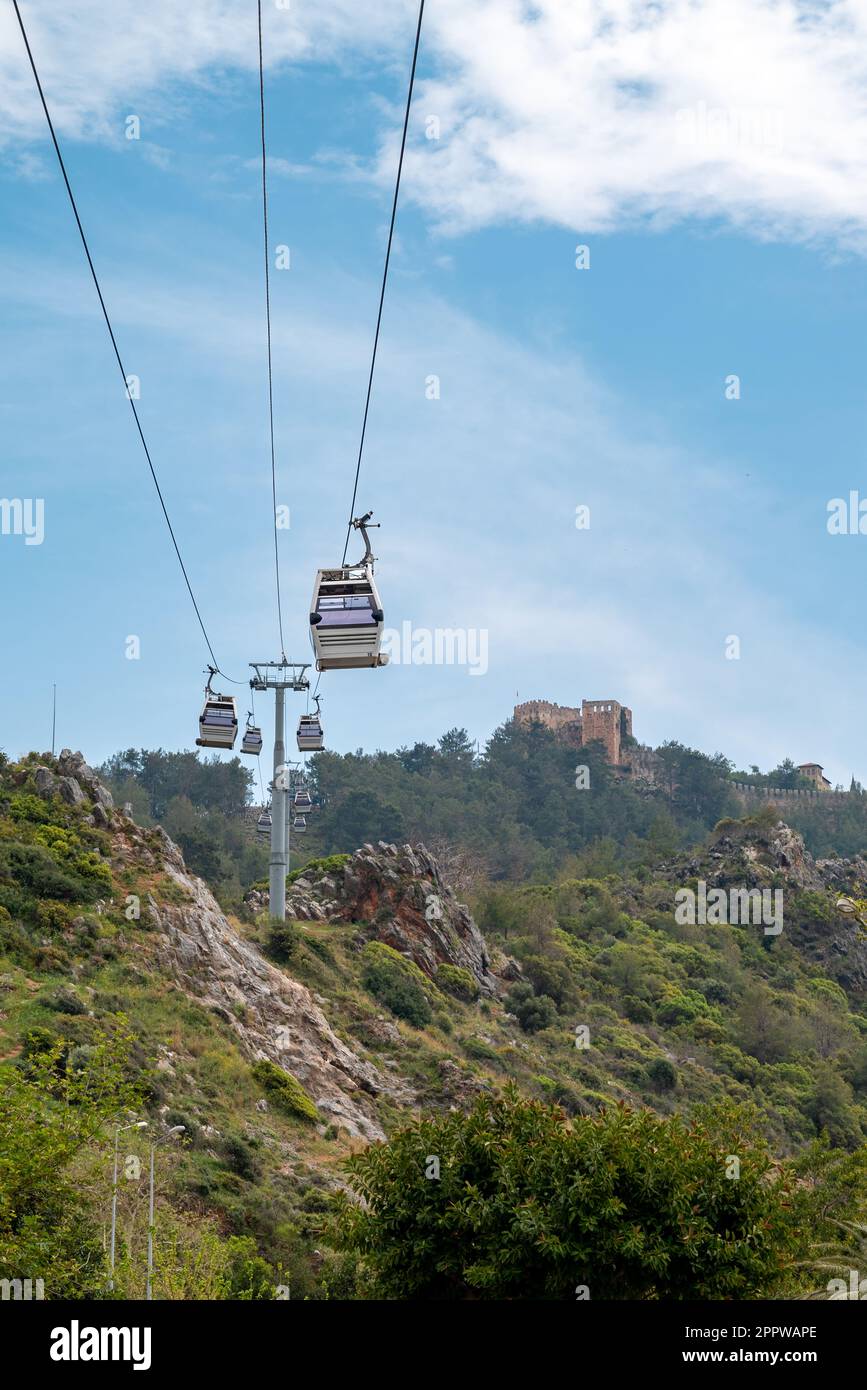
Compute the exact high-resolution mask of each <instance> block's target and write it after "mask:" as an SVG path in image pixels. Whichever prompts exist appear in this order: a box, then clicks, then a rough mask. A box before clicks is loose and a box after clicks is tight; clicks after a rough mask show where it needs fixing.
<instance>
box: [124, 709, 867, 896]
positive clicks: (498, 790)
mask: <svg viewBox="0 0 867 1390" xmlns="http://www.w3.org/2000/svg"><path fill="white" fill-rule="evenodd" d="M655 755H656V758H657V760H658V765H659V768H660V774H659V785H658V786H657V787H656V788H653V789H651V788H649V787H647V786H641V785H637V784H636V783H633V782H631V781H629V780H624V779H622V778H620V777H618V776H616V775H615V774H614V773H613V771H612V769H611V768H610V767H609V766H608V764H607V762H606V761H605V754H604V749H603V747H602V745H601V744H599V743H594V744H590V745H589V746H588V747H586V748H582V749H581V750H580V752H579V751H576V750H575V749H570V748H569V747H566V746H564V745H563V744H562V743H561V742H559V741H558V740H557V739H556V738H555V737H554V735H553V734H552V733H551V732H550V730H548V729H546V728H544V727H543V726H542V725H539V724H537V725H534V726H532V727H530V728H525V727H523V726H521V725H518V724H516V723H514V721H509V722H508V723H506V724H504V725H503V726H502V727H501V728H499V729H497V730H496V732H495V733H494V735H493V736H492V738H491V739H490V740H489V742H488V744H487V746H486V747H485V749H484V750H483V751H482V752H481V753H480V754H479V753H477V751H476V748H475V745H474V744H473V743H472V742H471V740H470V739H469V737H468V735H467V733H466V730H463V729H451V730H449V732H448V733H446V734H444V735H443V736H442V738H440V739H439V741H438V743H437V744H435V745H434V744H428V743H416V744H414V745H413V746H412V747H411V748H409V747H406V748H399V749H398V750H397V751H396V752H394V753H386V752H377V753H369V754H368V753H362V752H360V751H359V752H356V753H347V754H338V753H330V752H323V753H319V754H316V755H315V756H314V757H312V758H311V759H310V764H309V773H310V781H311V785H312V787H313V789H314V792H315V794H316V797H317V800H318V802H319V810H317V811H316V812H315V814H314V815H312V816H310V817H309V818H308V829H307V833H306V835H305V837H304V839H303V841H302V840H301V838H300V836H299V837H296V840H295V842H294V854H293V864H295V863H303V862H305V861H306V860H307V859H308V858H309V857H310V856H311V855H312V856H322V855H330V854H333V853H335V852H346V851H352V850H354V849H356V848H357V846H358V845H360V844H364V843H365V842H372V843H375V842H376V841H378V840H385V841H388V842H397V843H402V842H405V841H417V840H421V841H422V842H423V843H425V844H426V845H428V846H429V847H430V848H431V849H433V850H434V852H435V853H437V854H439V855H440V856H441V858H442V859H443V861H444V863H445V865H446V867H447V869H448V870H449V872H450V874H451V876H452V878H453V879H455V880H456V881H457V883H458V886H459V887H460V888H461V890H462V891H467V890H468V889H469V887H471V886H472V885H473V884H477V883H479V882H481V881H482V880H485V879H491V880H499V879H510V880H514V881H516V882H527V881H528V880H536V881H545V880H547V879H551V878H554V877H556V876H557V875H559V874H561V873H563V872H567V873H571V874H573V875H574V876H576V877H580V876H581V875H583V874H585V873H586V874H595V873H605V872H608V871H612V870H615V869H616V870H622V869H631V868H635V867H637V866H639V865H641V864H653V863H656V862H658V861H659V860H660V859H661V858H663V857H664V856H665V855H666V854H670V853H673V852H675V851H676V850H678V849H682V848H685V847H687V846H689V845H690V844H693V843H695V842H696V841H699V840H701V839H703V837H704V836H705V835H706V834H707V832H708V831H709V830H711V829H712V827H713V826H714V825H715V824H716V822H717V821H718V820H720V819H721V817H723V816H737V815H740V814H742V810H741V808H740V806H739V803H738V802H737V800H736V799H735V797H734V794H733V792H732V788H731V779H732V777H735V778H736V779H738V780H746V781H752V782H754V783H756V784H757V785H770V786H774V787H792V788H797V787H800V786H807V785H808V784H807V783H805V781H804V779H803V777H802V776H801V775H800V774H799V773H798V772H797V769H796V768H795V767H794V765H793V764H792V762H791V760H790V759H786V760H785V761H784V762H783V763H781V764H780V766H779V767H777V768H775V769H773V770H772V771H771V772H769V773H767V774H760V773H758V771H757V770H753V771H751V772H749V773H739V772H738V773H736V772H734V770H733V767H732V764H731V763H730V762H729V761H728V760H727V759H726V758H725V757H724V756H723V755H722V754H715V755H714V756H712V757H710V756H708V755H706V754H704V753H700V752H698V751H696V750H695V749H691V748H686V747H684V745H683V744H680V743H677V742H674V741H670V742H668V743H665V744H663V745H662V746H661V747H659V748H657V749H656V750H655ZM579 765H581V766H584V767H587V768H588V771H589V788H584V789H579V787H578V786H576V769H577V767H578V766H579ZM102 771H103V773H104V774H105V776H106V778H107V780H108V781H109V784H110V785H111V787H112V790H113V791H114V793H115V796H116V799H117V800H118V802H120V803H123V802H124V801H130V802H132V804H133V807H134V809H135V812H136V815H137V816H138V818H139V819H140V821H141V822H142V823H143V824H151V823H156V822H157V821H159V822H160V823H161V824H162V825H164V826H165V828H166V829H167V830H168V832H169V834H170V835H171V836H172V837H173V838H174V839H175V840H177V842H178V843H179V844H180V845H181V848H182V849H183V851H184V854H185V856H186V858H187V861H188V862H189V864H190V865H191V867H192V868H194V869H195V871H196V872H197V873H200V874H202V875H203V876H204V877H205V878H207V879H208V881H209V882H210V883H211V885H212V886H213V887H214V888H215V890H216V891H217V893H218V896H219V897H220V900H221V901H222V902H224V903H225V904H227V905H230V906H237V904H238V902H239V900H240V897H241V896H242V893H243V890H245V889H246V888H248V887H249V886H250V884H251V883H253V882H255V881H257V880H258V879H262V878H264V877H266V875H267V861H268V856H267V850H266V848H265V847H264V846H263V845H261V844H257V843H256V840H255V835H253V833H252V829H251V827H250V826H249V824H245V823H244V821H243V820H242V819H241V812H242V808H243V806H244V804H245V802H246V801H247V800H249V799H250V798H251V797H253V796H254V795H256V796H258V794H259V792H258V784H256V785H255V787H254V775H253V772H252V771H251V770H250V768H249V767H247V766H245V765H244V764H242V762H241V760H240V759H238V758H231V759H226V760H223V761H221V760H220V759H219V758H217V757H214V758H211V759H206V760H202V759H200V758H198V757H197V756H196V755H195V754H192V753H165V752H163V751H161V750H160V751H157V752H147V751H146V750H144V749H142V750H139V751H136V750H134V749H129V750H127V751H126V752H124V753H118V754H116V755H115V756H114V757H113V758H111V759H110V760H109V762H108V763H107V764H106V765H105V767H104V768H103V769H102ZM785 814H786V818H787V820H789V822H790V823H791V824H792V825H794V826H795V827H796V828H797V829H799V830H801V831H802V833H803V834H804V836H805V838H806V841H807V845H808V848H810V849H811V850H812V851H813V852H814V853H817V854H830V853H837V854H848V855H851V854H856V853H860V852H862V851H867V796H865V795H864V794H862V793H861V792H860V789H859V788H857V787H856V788H854V789H853V795H852V796H851V797H850V798H849V800H848V801H847V802H846V803H845V804H843V805H838V806H834V807H831V806H818V807H817V806H815V805H814V804H813V803H812V802H809V803H805V804H804V805H801V806H799V805H797V804H789V803H787V804H786V807H785Z"/></svg>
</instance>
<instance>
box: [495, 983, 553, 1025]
mask: <svg viewBox="0 0 867 1390" xmlns="http://www.w3.org/2000/svg"><path fill="white" fill-rule="evenodd" d="M506 1007H507V1008H508V1009H509V1012H510V1013H513V1014H514V1015H515V1017H516V1018H517V1020H518V1023H519V1025H520V1026H521V1028H522V1029H523V1031H524V1032H525V1033H539V1032H541V1030H542V1029H543V1028H550V1027H551V1025H552V1024H553V1023H556V1021H557V1005H556V1004H555V1003H554V1000H553V999H549V998H548V996H547V994H534V993H533V986H532V985H529V984H526V983H525V982H524V981H520V982H519V983H518V984H516V985H514V986H513V987H512V989H511V990H510V991H509V993H508V994H507V995H506Z"/></svg>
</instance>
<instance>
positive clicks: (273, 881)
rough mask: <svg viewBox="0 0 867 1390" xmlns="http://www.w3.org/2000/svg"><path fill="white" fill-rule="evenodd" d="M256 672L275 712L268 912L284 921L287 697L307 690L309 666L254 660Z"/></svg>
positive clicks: (254, 684)
mask: <svg viewBox="0 0 867 1390" xmlns="http://www.w3.org/2000/svg"><path fill="white" fill-rule="evenodd" d="M250 665H251V666H252V668H253V670H254V671H255V672H256V674H255V676H254V677H253V679H252V680H251V681H250V689H251V690H273V691H274V694H275V710H274V778H273V781H272V783H271V862H270V870H269V875H268V910H269V912H270V914H271V916H272V917H277V918H278V919H279V920H280V921H281V922H285V920H286V872H287V869H288V866H289V835H288V808H287V798H288V796H289V794H290V791H291V774H290V771H289V767H288V765H287V762H286V731H285V722H286V720H285V696H286V691H287V690H308V689H309V688H310V682H309V681H308V680H307V678H306V675H305V672H307V671H309V670H310V663H309V662H306V663H301V662H293V661H287V660H286V658H285V656H284V657H283V658H282V660H280V661H251V662H250Z"/></svg>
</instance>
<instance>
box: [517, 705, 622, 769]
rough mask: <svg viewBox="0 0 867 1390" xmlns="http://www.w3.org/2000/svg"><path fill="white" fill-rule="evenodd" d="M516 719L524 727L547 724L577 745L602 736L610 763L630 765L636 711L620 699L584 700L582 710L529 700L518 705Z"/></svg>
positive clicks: (616, 765) (600, 738)
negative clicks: (633, 718)
mask: <svg viewBox="0 0 867 1390" xmlns="http://www.w3.org/2000/svg"><path fill="white" fill-rule="evenodd" d="M514 718H515V721H516V723H518V724H523V725H524V726H528V725H530V724H534V723H539V724H544V725H545V727H546V728H548V729H551V730H552V731H553V732H554V733H555V734H557V735H558V736H559V737H561V738H562V739H563V740H564V741H565V742H568V743H571V744H572V745H573V747H575V748H580V747H581V745H582V744H583V743H592V742H593V740H594V739H599V740H600V741H601V742H602V743H604V744H605V754H606V757H607V759H608V761H609V763H611V764H612V765H613V766H614V767H623V766H627V765H628V764H629V753H628V745H627V742H626V740H627V739H629V738H631V737H632V710H631V709H627V708H626V706H625V705H621V704H619V703H618V701H617V700H582V701H581V708H580V709H571V708H570V707H568V706H566V705H554V704H551V702H550V701H549V700H526V701H524V703H523V704H520V705H516V706H515V713H514Z"/></svg>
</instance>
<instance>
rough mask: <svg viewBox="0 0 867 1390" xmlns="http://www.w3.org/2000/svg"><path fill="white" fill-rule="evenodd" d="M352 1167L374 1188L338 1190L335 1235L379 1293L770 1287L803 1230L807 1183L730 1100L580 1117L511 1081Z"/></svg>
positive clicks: (649, 1295)
mask: <svg viewBox="0 0 867 1390" xmlns="http://www.w3.org/2000/svg"><path fill="white" fill-rule="evenodd" d="M729 1155H736V1156H737V1157H738V1159H739V1162H740V1176H739V1177H738V1178H734V1177H733V1176H730V1175H727V1171H728V1173H729V1174H731V1172H732V1167H731V1163H730V1161H729V1157H728V1156H729ZM433 1157H436V1158H438V1159H439V1172H440V1176H439V1179H437V1178H435V1177H428V1176H426V1173H427V1172H429V1171H431V1164H430V1160H431V1158H433ZM347 1167H348V1170H349V1173H350V1181H351V1184H352V1186H353V1188H354V1189H355V1191H356V1192H357V1194H358V1195H359V1196H360V1197H361V1198H363V1202H364V1204H363V1205H356V1204H355V1203H353V1202H352V1201H351V1199H350V1198H348V1197H347V1196H345V1195H341V1196H340V1197H339V1198H338V1199H337V1201H338V1213H337V1218H336V1228H337V1242H338V1244H339V1245H340V1246H341V1247H342V1249H343V1250H344V1251H347V1252H352V1253H354V1254H355V1256H356V1257H360V1258H361V1261H362V1264H363V1266H364V1268H365V1271H366V1274H367V1276H368V1279H369V1281H370V1291H371V1293H372V1295H373V1296H374V1297H381V1298H383V1297H384V1298H403V1299H406V1298H409V1299H460V1298H496V1299H523V1300H527V1299H575V1298H576V1296H577V1294H576V1290H577V1289H578V1287H579V1286H581V1285H586V1286H587V1288H588V1290H589V1296H590V1298H591V1299H594V1300H597V1299H669V1300H670V1299H737V1298H756V1297H765V1298H767V1297H773V1296H774V1294H775V1293H778V1292H781V1291H783V1290H784V1289H785V1288H786V1287H787V1281H789V1280H791V1278H792V1269H793V1262H794V1261H795V1260H797V1258H798V1257H799V1255H801V1254H802V1253H803V1246H804V1242H805V1241H806V1240H807V1239H808V1237H807V1235H806V1234H805V1233H804V1230H805V1229H806V1227H807V1224H808V1223H807V1221H806V1220H805V1219H804V1216H805V1213H804V1212H803V1211H801V1208H802V1207H803V1206H804V1204H805V1203H806V1202H807V1200H808V1198H807V1196H806V1195H805V1194H804V1192H803V1189H800V1190H799V1189H796V1188H795V1185H794V1182H793V1180H792V1179H791V1177H790V1176H789V1175H787V1174H785V1173H781V1172H780V1171H779V1169H778V1168H777V1167H776V1165H774V1163H773V1161H772V1159H771V1156H770V1154H769V1152H768V1150H767V1148H766V1147H765V1145H764V1143H763V1142H762V1141H761V1140H760V1139H757V1138H756V1137H755V1136H754V1135H753V1134H752V1133H751V1130H750V1124H749V1121H748V1120H747V1119H746V1118H745V1117H744V1116H743V1115H742V1114H740V1113H739V1112H738V1111H737V1110H736V1109H735V1108H734V1107H732V1106H730V1105H724V1106H723V1107H721V1108H719V1109H716V1110H709V1111H707V1112H706V1113H705V1115H704V1116H703V1117H702V1118H700V1119H694V1120H693V1121H692V1122H690V1123H686V1122H685V1121H683V1120H682V1119H681V1118H680V1117H678V1116H672V1117H665V1118H660V1117H659V1116H657V1115H655V1114H653V1113H652V1112H650V1111H639V1112H636V1111H630V1110H628V1109H626V1108H625V1107H619V1108H617V1109H615V1110H609V1111H606V1112H603V1113H601V1114H598V1115H594V1116H581V1117H578V1118H576V1119H575V1120H574V1121H572V1123H571V1124H570V1123H568V1122H567V1121H566V1119H565V1117H564V1115H563V1113H562V1111H560V1110H558V1109H556V1108H548V1107H546V1106H544V1105H541V1104H538V1103H536V1102H528V1101H524V1100H521V1099H520V1098H519V1096H518V1094H517V1092H515V1091H513V1090H510V1091H508V1092H507V1094H506V1095H505V1097H503V1098H496V1099H494V1098H490V1097H485V1098H483V1099H481V1100H480V1101H479V1102H478V1103H477V1104H476V1106H475V1108H474V1109H473V1110H472V1111H471V1112H470V1113H469V1114H466V1115H464V1114H450V1115H446V1116H442V1117H436V1118H433V1119H424V1120H419V1121H416V1122H414V1123H413V1124H412V1125H410V1126H408V1127H407V1128H406V1129H403V1130H401V1131H400V1132H399V1133H398V1134H396V1135H395V1136H394V1137H393V1138H392V1139H391V1140H390V1141H389V1142H388V1143H386V1144H380V1145H374V1146H372V1147H371V1148H369V1149H367V1150H366V1151H365V1152H363V1153H360V1154H357V1155H355V1156H354V1157H353V1158H351V1159H350V1160H349V1161H348V1164H347ZM799 1228H801V1229H799Z"/></svg>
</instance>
